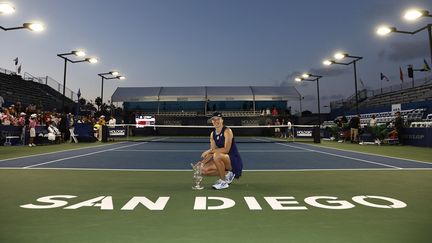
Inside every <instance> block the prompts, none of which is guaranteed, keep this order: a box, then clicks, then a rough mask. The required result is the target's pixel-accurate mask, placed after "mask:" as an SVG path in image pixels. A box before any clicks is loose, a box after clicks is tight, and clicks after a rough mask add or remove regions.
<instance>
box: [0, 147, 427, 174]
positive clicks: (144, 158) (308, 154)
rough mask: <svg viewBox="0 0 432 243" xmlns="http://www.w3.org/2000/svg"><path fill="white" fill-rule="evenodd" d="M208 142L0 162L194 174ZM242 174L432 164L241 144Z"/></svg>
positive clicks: (86, 150)
mask: <svg viewBox="0 0 432 243" xmlns="http://www.w3.org/2000/svg"><path fill="white" fill-rule="evenodd" d="M208 147H209V145H208V143H155V142H123V143H115V144H107V145H102V146H98V147H91V148H83V149H77V150H68V151H59V152H54V153H47V154H41V155H35V156H28V157H21V158H14V159H4V160H0V168H23V169H29V168H32V169H33V168H34V169H41V168H49V169H95V170H191V168H190V163H193V162H196V161H198V160H199V159H200V155H201V153H202V152H203V151H204V150H206V149H208ZM238 148H239V151H240V154H241V156H242V158H243V162H244V170H250V171H253V170H257V171H265V170H383V169H387V170H388V169H390V170H402V169H432V164H431V163H425V162H421V161H415V160H408V159H399V158H393V157H386V156H379V155H372V154H364V153H356V152H352V151H343V150H337V149H331V148H323V147H319V146H314V145H313V144H305V143H240V144H238Z"/></svg>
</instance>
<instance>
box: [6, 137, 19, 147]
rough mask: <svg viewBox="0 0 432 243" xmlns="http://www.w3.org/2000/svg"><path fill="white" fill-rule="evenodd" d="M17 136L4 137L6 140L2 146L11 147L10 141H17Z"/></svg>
mask: <svg viewBox="0 0 432 243" xmlns="http://www.w3.org/2000/svg"><path fill="white" fill-rule="evenodd" d="M19 138H20V137H19V136H6V140H5V142H4V146H11V145H12V139H19Z"/></svg>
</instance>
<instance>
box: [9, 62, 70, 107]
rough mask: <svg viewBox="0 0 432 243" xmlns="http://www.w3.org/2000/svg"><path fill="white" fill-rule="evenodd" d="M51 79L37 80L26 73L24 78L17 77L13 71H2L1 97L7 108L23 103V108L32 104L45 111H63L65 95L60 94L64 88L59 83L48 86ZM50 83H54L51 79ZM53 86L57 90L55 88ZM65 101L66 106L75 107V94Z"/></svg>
mask: <svg viewBox="0 0 432 243" xmlns="http://www.w3.org/2000/svg"><path fill="white" fill-rule="evenodd" d="M48 80H49V77H45V78H43V79H42V78H35V77H33V76H32V75H30V74H28V73H26V74H25V75H24V77H22V76H20V75H17V74H16V73H13V72H11V71H8V70H5V69H1V72H0V95H1V96H2V97H3V99H4V100H5V106H9V105H12V104H15V103H16V102H18V101H19V102H21V104H22V105H23V107H26V106H28V105H30V104H34V105H37V106H41V107H42V108H43V109H44V110H53V109H57V110H60V109H61V105H62V99H63V95H62V93H60V90H62V86H61V85H60V84H59V83H56V85H48ZM50 82H53V80H52V79H50ZM53 86H54V87H55V86H57V87H55V88H56V89H54V88H53ZM69 93H70V94H71V95H70V96H69V95H68V93H67V94H66V95H67V98H66V100H65V105H66V106H68V107H73V106H74V101H73V100H72V99H71V98H73V97H74V96H76V95H74V94H72V93H71V92H69Z"/></svg>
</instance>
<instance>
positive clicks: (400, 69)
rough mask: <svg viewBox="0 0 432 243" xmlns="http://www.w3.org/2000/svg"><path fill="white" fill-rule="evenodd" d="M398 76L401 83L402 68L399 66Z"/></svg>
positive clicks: (402, 79)
mask: <svg viewBox="0 0 432 243" xmlns="http://www.w3.org/2000/svg"><path fill="white" fill-rule="evenodd" d="M399 78H400V80H401V81H402V83H403V81H404V78H403V72H402V68H401V67H399Z"/></svg>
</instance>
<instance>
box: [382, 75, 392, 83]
mask: <svg viewBox="0 0 432 243" xmlns="http://www.w3.org/2000/svg"><path fill="white" fill-rule="evenodd" d="M383 79H384V80H385V81H387V82H388V81H390V79H389V78H388V77H387V76H385V75H384V74H383V73H381V80H383Z"/></svg>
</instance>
